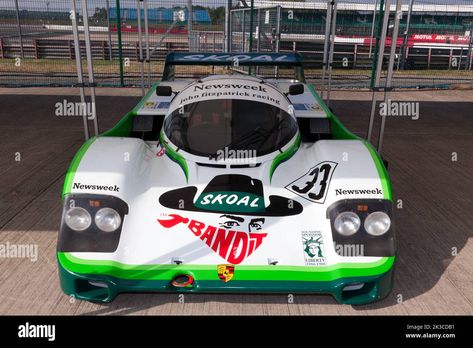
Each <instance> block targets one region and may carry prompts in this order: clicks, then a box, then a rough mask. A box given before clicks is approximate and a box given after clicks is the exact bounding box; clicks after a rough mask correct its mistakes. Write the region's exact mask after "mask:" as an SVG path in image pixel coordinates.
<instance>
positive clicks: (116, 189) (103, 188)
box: [72, 182, 120, 192]
mask: <svg viewBox="0 0 473 348" xmlns="http://www.w3.org/2000/svg"><path fill="white" fill-rule="evenodd" d="M72 189H74V190H97V191H113V192H120V188H119V187H118V186H117V185H111V186H105V185H88V184H81V183H80V182H75V183H74V184H73V185H72Z"/></svg>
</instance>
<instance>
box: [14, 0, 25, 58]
mask: <svg viewBox="0 0 473 348" xmlns="http://www.w3.org/2000/svg"><path fill="white" fill-rule="evenodd" d="M15 9H16V25H17V26H18V38H19V39H20V52H21V58H25V53H24V52H23V34H22V33H21V21H20V11H19V9H18V0H15Z"/></svg>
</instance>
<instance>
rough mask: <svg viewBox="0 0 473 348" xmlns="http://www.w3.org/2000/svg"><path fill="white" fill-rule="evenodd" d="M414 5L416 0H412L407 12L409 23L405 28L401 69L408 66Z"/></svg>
mask: <svg viewBox="0 0 473 348" xmlns="http://www.w3.org/2000/svg"><path fill="white" fill-rule="evenodd" d="M413 6H414V0H410V3H409V9H408V12H407V23H406V30H404V39H403V40H402V50H401V69H402V70H404V69H405V67H406V49H407V43H408V38H409V37H408V35H409V26H410V25H411V15H412V7H413Z"/></svg>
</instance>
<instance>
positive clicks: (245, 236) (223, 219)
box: [158, 213, 268, 265]
mask: <svg viewBox="0 0 473 348" xmlns="http://www.w3.org/2000/svg"><path fill="white" fill-rule="evenodd" d="M192 215H195V214H192ZM204 221H205V222H204ZM264 221H265V218H260V217H251V216H245V217H243V216H236V215H228V214H223V215H217V214H212V213H210V214H209V213H206V214H201V215H200V216H199V217H198V218H195V219H193V218H190V217H187V216H184V215H178V214H170V215H169V216H168V217H167V218H163V219H158V222H159V223H160V224H161V226H163V227H165V228H175V227H176V228H178V227H181V228H182V227H183V226H185V229H187V230H188V231H189V232H191V233H193V234H194V235H195V236H196V237H198V238H199V239H200V240H202V242H204V243H205V244H207V246H208V247H209V248H211V249H212V250H213V251H214V252H215V253H217V254H218V255H220V256H221V257H222V258H223V259H225V260H226V261H227V262H228V263H230V264H235V265H237V264H239V263H241V262H242V261H243V260H245V259H246V258H247V257H248V256H250V255H251V254H252V253H253V252H254V251H255V250H257V249H258V248H259V247H260V245H261V244H262V243H263V241H264V239H265V238H266V237H267V235H268V234H267V233H266V232H265V231H264V229H263V227H264V226H263V225H264Z"/></svg>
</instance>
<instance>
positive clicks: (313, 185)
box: [286, 161, 338, 203]
mask: <svg viewBox="0 0 473 348" xmlns="http://www.w3.org/2000/svg"><path fill="white" fill-rule="evenodd" d="M337 164H338V163H335V162H330V161H324V162H321V163H319V164H317V165H316V166H315V167H312V168H310V169H309V171H308V172H307V173H306V174H304V175H303V176H301V177H300V178H298V179H296V180H295V181H293V182H291V183H290V184H289V185H287V186H286V189H288V190H289V191H291V192H294V193H295V194H297V195H299V196H301V197H302V198H305V199H307V200H309V201H311V202H314V203H324V202H325V198H326V194H327V191H328V187H329V185H330V180H331V179H332V175H333V172H334V171H335V168H336V166H337Z"/></svg>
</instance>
